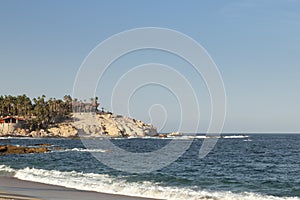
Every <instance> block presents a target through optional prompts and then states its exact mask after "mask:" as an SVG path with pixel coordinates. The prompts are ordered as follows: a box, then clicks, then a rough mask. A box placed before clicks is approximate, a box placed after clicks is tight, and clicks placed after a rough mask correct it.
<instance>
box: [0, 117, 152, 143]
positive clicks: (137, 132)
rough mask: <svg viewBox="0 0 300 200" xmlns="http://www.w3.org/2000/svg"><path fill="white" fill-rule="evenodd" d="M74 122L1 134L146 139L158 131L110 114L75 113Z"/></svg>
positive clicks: (135, 121) (132, 120) (141, 123)
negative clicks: (35, 129)
mask: <svg viewBox="0 0 300 200" xmlns="http://www.w3.org/2000/svg"><path fill="white" fill-rule="evenodd" d="M73 117H74V120H75V121H74V122H73V121H72V122H63V123H60V124H56V125H55V126H53V127H51V128H48V129H47V130H39V131H32V132H28V131H26V130H24V129H17V130H14V131H13V132H11V133H7V132H5V133H4V132H0V136H7V135H10V136H29V137H77V136H87V137H88V136H91V137H97V136H109V137H131V136H133V137H144V136H156V135H157V130H156V128H155V127H154V126H153V125H151V124H145V123H144V122H142V121H140V120H135V119H131V118H128V117H124V116H121V115H115V114H110V113H102V114H93V113H75V114H74V116H73Z"/></svg>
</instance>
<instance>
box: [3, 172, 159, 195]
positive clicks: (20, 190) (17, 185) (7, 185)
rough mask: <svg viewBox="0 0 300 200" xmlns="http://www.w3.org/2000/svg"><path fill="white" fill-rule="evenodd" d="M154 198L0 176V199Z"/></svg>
mask: <svg viewBox="0 0 300 200" xmlns="http://www.w3.org/2000/svg"><path fill="white" fill-rule="evenodd" d="M2 199H6V200H7V199H14V200H39V199H44V200H82V199H87V200H96V199H97V200H99V199H101V200H154V199H149V198H142V197H131V196H123V195H116V194H105V193H99V192H91V191H81V190H76V189H71V188H66V187H61V186H55V185H48V184H43V183H36V182H30V181H23V180H19V179H16V178H12V177H1V176H0V200H2Z"/></svg>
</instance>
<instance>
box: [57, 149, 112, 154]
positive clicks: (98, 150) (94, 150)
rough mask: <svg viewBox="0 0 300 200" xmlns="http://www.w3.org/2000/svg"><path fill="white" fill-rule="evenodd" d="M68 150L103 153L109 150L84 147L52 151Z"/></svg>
mask: <svg viewBox="0 0 300 200" xmlns="http://www.w3.org/2000/svg"><path fill="white" fill-rule="evenodd" d="M68 151H78V152H91V153H97V152H99V153H105V152H108V151H109V150H105V149H84V148H73V149H62V150H56V151H54V152H68Z"/></svg>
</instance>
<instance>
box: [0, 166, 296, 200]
mask: <svg viewBox="0 0 300 200" xmlns="http://www.w3.org/2000/svg"><path fill="white" fill-rule="evenodd" d="M5 169H6V170H9V171H12V170H13V169H12V168H10V167H8V166H3V165H0V172H1V170H5ZM13 176H14V177H16V178H18V179H21V180H27V181H33V182H40V183H47V184H51V185H58V186H64V187H67V188H74V189H78V190H85V191H95V192H100V193H109V194H117V195H125V196H139V197H144V198H154V199H168V200H178V199H185V200H197V199H203V200H300V198H299V197H275V196H270V195H262V194H257V193H252V192H242V193H233V192H231V191H208V190H203V189H197V190H195V189H191V188H187V187H186V188H183V187H174V186H161V185H160V184H159V183H156V182H150V181H141V182H127V181H126V180H125V179H122V178H118V177H112V176H110V175H107V174H94V173H82V172H76V171H67V172H62V171H57V170H44V169H35V168H28V167H27V168H24V169H19V170H14V175H13Z"/></svg>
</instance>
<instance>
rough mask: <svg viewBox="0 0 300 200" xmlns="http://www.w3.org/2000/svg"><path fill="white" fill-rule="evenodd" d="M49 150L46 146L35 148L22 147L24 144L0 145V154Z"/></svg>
mask: <svg viewBox="0 0 300 200" xmlns="http://www.w3.org/2000/svg"><path fill="white" fill-rule="evenodd" d="M48 151H50V150H49V149H48V148H46V147H42V148H36V147H24V146H11V145H4V146H3V145H2V146H0V155H1V154H2V155H3V154H4V155H6V154H27V153H44V152H48Z"/></svg>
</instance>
